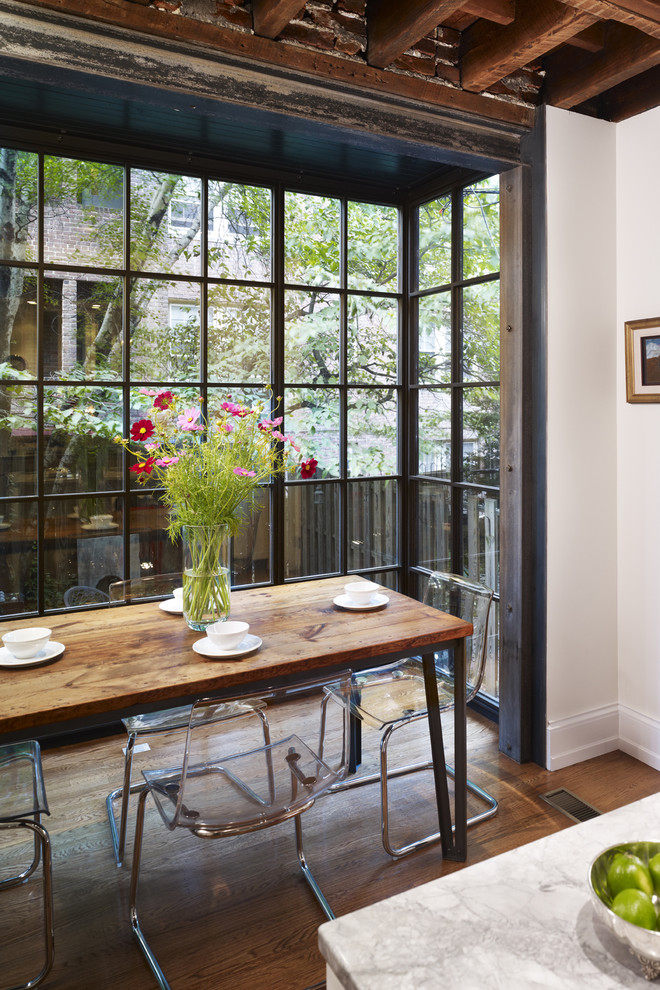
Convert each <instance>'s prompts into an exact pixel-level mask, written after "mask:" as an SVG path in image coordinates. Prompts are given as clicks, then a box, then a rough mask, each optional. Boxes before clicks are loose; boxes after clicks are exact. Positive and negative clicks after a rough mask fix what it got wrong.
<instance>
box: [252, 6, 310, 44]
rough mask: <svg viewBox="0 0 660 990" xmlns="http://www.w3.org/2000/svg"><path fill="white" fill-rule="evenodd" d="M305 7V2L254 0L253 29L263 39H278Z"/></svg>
mask: <svg viewBox="0 0 660 990" xmlns="http://www.w3.org/2000/svg"><path fill="white" fill-rule="evenodd" d="M304 6H305V0H252V27H253V29H254V33H255V34H258V35H260V36H261V37H262V38H276V37H277V36H278V34H281V33H282V31H283V30H284V28H285V27H286V26H287V24H288V23H289V21H291V20H293V18H294V17H295V16H296V14H298V13H300V11H301V10H302V9H303V8H304Z"/></svg>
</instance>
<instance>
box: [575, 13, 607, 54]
mask: <svg viewBox="0 0 660 990" xmlns="http://www.w3.org/2000/svg"><path fill="white" fill-rule="evenodd" d="M566 44H567V45H571V46H572V47H573V48H581V49H582V50H583V51H585V52H600V51H602V50H603V48H604V47H605V25H604V24H603V22H602V21H598V23H597V24H592V25H591V27H590V28H586V29H585V30H584V31H580V33H579V34H576V35H574V37H572V38H569V39H568V41H567V42H566Z"/></svg>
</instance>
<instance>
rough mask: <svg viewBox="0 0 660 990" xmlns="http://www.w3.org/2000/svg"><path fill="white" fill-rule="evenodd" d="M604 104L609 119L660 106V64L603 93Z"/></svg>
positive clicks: (626, 116)
mask: <svg viewBox="0 0 660 990" xmlns="http://www.w3.org/2000/svg"><path fill="white" fill-rule="evenodd" d="M602 105H603V109H604V111H605V115H606V116H607V119H608V120H614V121H619V120H627V119H628V118H629V117H634V116H635V115H636V114H638V113H644V112H645V111H646V110H653V109H654V108H655V107H658V106H660V65H655V66H654V67H653V68H652V69H647V70H646V72H642V73H640V74H639V75H638V76H635V78H634V79H627V80H626V82H623V83H619V85H618V86H614V87H613V88H612V89H610V90H608V91H607V92H606V93H603V103H602Z"/></svg>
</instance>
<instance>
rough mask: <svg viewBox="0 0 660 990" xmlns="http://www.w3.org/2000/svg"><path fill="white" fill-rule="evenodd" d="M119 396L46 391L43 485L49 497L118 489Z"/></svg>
mask: <svg viewBox="0 0 660 990" xmlns="http://www.w3.org/2000/svg"><path fill="white" fill-rule="evenodd" d="M121 433H122V396H121V391H120V389H118V388H110V387H108V388H104V387H101V386H84V385H57V386H55V385H53V386H50V385H47V386H45V388H44V464H45V470H44V484H45V490H46V493H47V494H64V493H66V492H96V491H104V490H108V489H109V490H113V489H117V488H121V486H122V482H123V475H122V456H121V448H120V447H119V446H118V445H117V444H115V443H114V438H115V437H116V436H120V435H121Z"/></svg>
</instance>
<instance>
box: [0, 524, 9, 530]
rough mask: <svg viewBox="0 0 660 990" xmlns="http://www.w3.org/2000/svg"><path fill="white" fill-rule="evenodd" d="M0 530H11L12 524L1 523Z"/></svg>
mask: <svg viewBox="0 0 660 990" xmlns="http://www.w3.org/2000/svg"><path fill="white" fill-rule="evenodd" d="M0 529H11V523H0Z"/></svg>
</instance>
